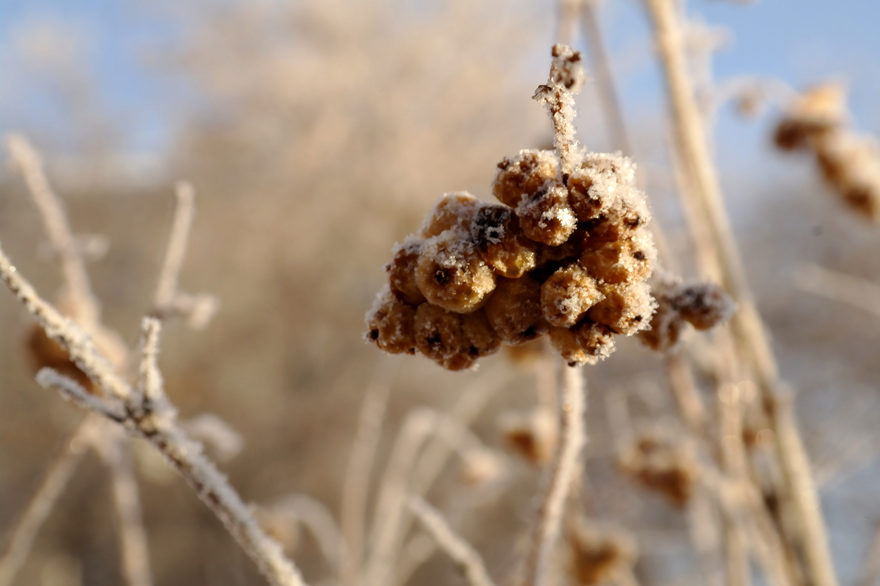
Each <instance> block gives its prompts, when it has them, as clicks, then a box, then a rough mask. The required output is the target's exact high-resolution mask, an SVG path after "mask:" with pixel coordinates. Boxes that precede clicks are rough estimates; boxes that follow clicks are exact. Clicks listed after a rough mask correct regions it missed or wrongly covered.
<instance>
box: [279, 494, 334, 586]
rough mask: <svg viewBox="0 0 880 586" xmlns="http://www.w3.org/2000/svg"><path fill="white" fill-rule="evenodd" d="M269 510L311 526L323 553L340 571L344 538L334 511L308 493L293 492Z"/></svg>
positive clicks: (310, 529)
mask: <svg viewBox="0 0 880 586" xmlns="http://www.w3.org/2000/svg"><path fill="white" fill-rule="evenodd" d="M266 512H267V513H268V514H269V515H273V516H274V515H279V516H281V517H283V518H285V519H289V520H290V521H291V522H293V523H297V524H300V525H302V526H303V527H305V528H306V529H308V530H309V532H310V533H311V534H312V536H313V537H314V538H315V542H316V543H317V544H318V549H319V550H320V551H321V555H323V556H324V559H325V560H327V562H328V563H329V564H330V566H331V567H332V568H333V570H334V571H336V572H337V573H338V571H339V564H340V562H341V561H342V560H343V559H344V557H345V542H344V541H343V540H342V535H341V533H340V531H339V527H338V526H337V525H336V521H335V520H334V519H333V515H332V514H331V513H330V511H329V510H328V509H327V507H326V506H324V504H323V503H322V502H320V501H318V500H316V499H314V498H312V497H310V496H308V495H305V494H290V495H287V496H285V497H282V498H281V499H279V500H278V501H276V502H275V503H273V504H272V505H270V506H269V507H267V509H266Z"/></svg>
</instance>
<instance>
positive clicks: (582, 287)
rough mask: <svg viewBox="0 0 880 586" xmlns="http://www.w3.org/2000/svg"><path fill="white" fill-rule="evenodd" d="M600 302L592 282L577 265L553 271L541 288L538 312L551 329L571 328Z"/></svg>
mask: <svg viewBox="0 0 880 586" xmlns="http://www.w3.org/2000/svg"><path fill="white" fill-rule="evenodd" d="M600 299H602V293H600V292H599V289H598V287H597V284H596V280H595V279H594V278H593V277H591V276H590V274H589V273H588V272H587V270H586V269H584V267H582V266H581V265H580V264H578V263H573V264H570V265H568V266H566V267H563V268H561V269H559V270H557V271H556V272H555V273H553V274H552V275H550V276H549V277H548V278H547V280H545V281H544V283H543V284H542V285H541V311H542V312H543V313H544V319H546V320H547V322H548V323H549V324H550V325H553V326H559V327H565V328H567V327H570V326H573V325H574V324H576V323H577V322H578V320H580V318H581V317H582V316H583V315H584V314H585V313H586V312H587V310H588V309H590V308H591V307H592V306H593V305H595V304H596V303H597V302H598V301H599V300H600Z"/></svg>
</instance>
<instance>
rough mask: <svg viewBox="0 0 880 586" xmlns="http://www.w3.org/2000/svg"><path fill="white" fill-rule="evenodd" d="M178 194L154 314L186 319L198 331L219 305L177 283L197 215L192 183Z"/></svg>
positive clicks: (181, 186) (182, 186)
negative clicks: (187, 290) (179, 288)
mask: <svg viewBox="0 0 880 586" xmlns="http://www.w3.org/2000/svg"><path fill="white" fill-rule="evenodd" d="M175 192H176V194H177V207H176V208H175V211H174V220H173V222H172V224H171V234H170V236H169V238H168V246H167V248H166V249H165V260H164V261H163V263H162V269H161V270H160V272H159V279H158V284H157V286H156V294H155V296H154V298H153V304H154V312H155V314H156V316H158V317H160V318H165V317H170V316H182V317H184V318H186V321H187V324H188V325H189V326H190V327H191V328H193V329H196V330H198V329H201V328H203V327H205V326H206V325H208V322H209V321H211V318H212V317H213V316H214V314H215V313H216V312H217V308H218V306H219V303H218V301H217V298H216V297H214V296H213V295H208V294H205V293H199V294H195V295H193V294H189V293H183V292H181V291H179V290H178V284H177V282H178V278H179V276H180V269H181V267H182V266H183V258H184V255H185V254H186V247H187V243H188V241H189V233H190V228H191V227H192V221H193V217H194V216H195V190H194V189H193V186H192V185H190V184H189V183H187V182H185V181H181V182H180V183H178V184H177V186H176V190H175Z"/></svg>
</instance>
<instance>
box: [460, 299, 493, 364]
mask: <svg viewBox="0 0 880 586" xmlns="http://www.w3.org/2000/svg"><path fill="white" fill-rule="evenodd" d="M461 333H462V336H463V338H464V342H465V344H467V347H466V348H464V350H465V351H466V352H467V354H468V355H469V356H472V357H474V358H480V357H482V356H488V355H490V354H494V353H495V352H496V351H498V347H499V346H500V345H501V339H500V338H499V337H498V334H496V333H495V330H493V329H492V325H491V324H490V323H489V318H487V317H486V313H485V312H483V311H475V312H474V313H465V314H462V315H461Z"/></svg>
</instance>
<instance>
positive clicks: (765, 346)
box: [645, 0, 837, 586]
mask: <svg viewBox="0 0 880 586" xmlns="http://www.w3.org/2000/svg"><path fill="white" fill-rule="evenodd" d="M645 5H646V7H647V9H648V12H649V13H650V15H651V17H652V20H653V24H654V30H655V35H656V40H657V46H658V50H659V53H660V58H661V62H662V64H663V70H664V73H665V79H666V86H667V91H668V93H669V98H670V108H671V111H672V119H673V126H674V139H675V145H676V150H677V151H678V153H679V158H680V162H681V164H682V166H683V169H682V170H683V173H684V175H685V177H686V178H687V183H688V184H689V185H690V186H692V187H693V190H692V195H694V196H695V199H696V200H697V201H695V208H696V209H697V210H699V214H700V216H701V217H702V218H703V220H704V221H705V222H706V223H707V224H708V225H709V226H710V227H711V231H710V234H709V235H708V236H709V237H710V238H711V240H712V246H713V251H714V253H715V255H716V258H717V263H718V266H719V268H720V269H721V273H722V279H723V281H724V284H725V286H726V287H727V288H728V290H729V291H730V292H731V293H732V294H733V295H734V297H735V298H736V300H737V302H738V303H739V311H738V312H737V313H736V314H735V315H734V318H733V320H732V326H733V330H734V333H735V336H736V338H737V340H738V342H739V344H738V345H739V350H740V351H741V352H743V354H744V355H745V357H746V358H747V360H748V362H749V364H750V366H751V367H752V370H753V373H754V375H755V376H756V377H757V380H758V385H759V388H760V389H761V394H762V398H763V401H764V405H765V409H766V411H767V412H768V415H769V417H770V420H771V422H772V424H773V429H774V432H775V437H776V442H777V446H776V447H777V450H776V451H777V455H778V458H779V463H780V466H781V468H782V470H783V473H784V475H785V478H786V483H787V485H788V490H789V493H790V497H791V502H792V504H793V508H794V510H795V511H796V512H797V514H798V517H799V519H800V522H801V529H802V536H801V537H802V546H803V550H804V557H805V560H806V564H807V566H808V568H809V573H810V575H811V577H812V580H813V582H814V583H815V584H816V585H817V586H836V584H837V580H836V578H835V576H834V570H833V566H832V563H831V556H830V553H829V551H828V542H827V535H826V532H825V527H824V522H823V520H822V514H821V509H820V506H819V501H818V497H817V495H816V489H815V486H814V484H813V482H812V479H811V477H810V468H809V462H808V459H807V456H806V453H805V450H804V446H803V442H802V440H801V437H800V434H799V432H798V430H797V425H796V423H795V420H794V415H793V413H792V408H791V402H790V398H789V397H788V396H787V393H785V392H784V391H783V389H782V388H781V385H780V382H779V379H778V371H777V365H776V361H775V358H774V356H773V354H772V351H771V349H770V344H769V342H768V340H767V336H766V334H765V332H764V329H763V326H762V324H761V320H760V317H759V315H758V313H757V310H756V309H755V305H754V302H753V300H752V295H751V292H750V290H749V288H748V283H747V281H746V279H745V274H744V271H743V268H742V262H741V259H740V257H739V253H738V250H737V248H736V243H735V241H734V238H733V234H732V231H731V228H730V224H729V222H728V219H727V216H726V215H725V212H724V208H723V203H722V194H721V188H720V184H719V182H718V178H717V176H716V173H715V168H714V165H713V163H712V160H711V157H710V155H709V149H708V145H707V135H706V132H705V128H704V124H703V119H702V116H701V114H700V111H699V108H698V105H697V103H696V99H695V97H694V92H693V84H692V83H691V80H690V79H689V77H688V72H687V66H686V63H685V55H684V51H683V49H682V42H681V41H682V31H681V29H680V26H679V18H680V15H679V14H677V12H676V7H677V3H675V2H673V1H672V0H645ZM686 191H687V192H690V191H691V190H686Z"/></svg>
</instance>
